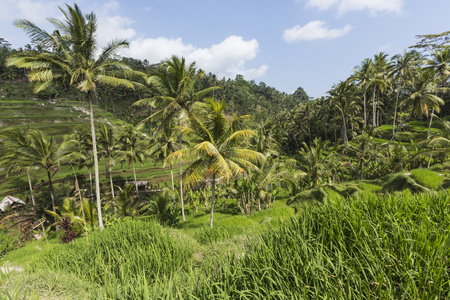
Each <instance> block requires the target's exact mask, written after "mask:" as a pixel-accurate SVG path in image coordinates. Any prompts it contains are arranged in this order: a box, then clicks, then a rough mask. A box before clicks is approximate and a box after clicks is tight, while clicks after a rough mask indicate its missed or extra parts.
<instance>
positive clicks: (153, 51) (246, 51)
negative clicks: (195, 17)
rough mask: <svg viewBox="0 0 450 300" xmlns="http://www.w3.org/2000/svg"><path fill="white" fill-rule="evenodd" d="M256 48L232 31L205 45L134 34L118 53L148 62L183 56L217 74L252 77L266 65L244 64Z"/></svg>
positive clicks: (256, 75)
mask: <svg viewBox="0 0 450 300" xmlns="http://www.w3.org/2000/svg"><path fill="white" fill-rule="evenodd" d="M258 51H259V44H258V42H257V41H256V40H255V39H253V40H249V41H245V40H244V39H243V38H242V37H240V36H234V35H232V36H229V37H227V38H226V39H225V40H223V41H222V42H220V43H219V44H214V45H212V46H211V47H209V48H197V47H195V46H194V45H192V44H186V43H184V42H183V40H182V39H181V38H177V39H170V38H165V37H159V38H156V39H151V38H146V39H143V38H138V39H136V40H134V41H131V43H130V48H129V49H126V50H123V51H122V54H123V55H125V56H131V57H134V58H139V59H148V60H149V61H150V62H159V61H162V60H164V59H167V58H169V57H170V56H172V55H178V56H184V57H185V58H186V60H187V61H190V62H192V61H195V62H196V66H197V67H199V68H201V69H203V70H205V71H206V72H212V73H215V74H216V75H218V76H219V77H222V76H225V77H230V78H232V77H234V76H236V74H242V75H244V77H245V78H246V79H254V78H257V77H260V76H263V75H264V74H265V73H266V71H267V69H268V66H266V65H262V66H260V67H259V68H256V69H248V68H246V67H245V63H246V62H247V61H249V60H252V59H254V58H255V57H256V55H257V53H258Z"/></svg>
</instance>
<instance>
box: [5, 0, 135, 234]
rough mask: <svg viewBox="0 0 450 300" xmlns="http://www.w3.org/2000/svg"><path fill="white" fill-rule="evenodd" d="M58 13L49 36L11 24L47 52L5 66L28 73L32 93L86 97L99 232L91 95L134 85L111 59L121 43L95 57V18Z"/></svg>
mask: <svg viewBox="0 0 450 300" xmlns="http://www.w3.org/2000/svg"><path fill="white" fill-rule="evenodd" d="M59 9H60V11H61V13H62V14H63V19H62V20H57V19H49V21H50V23H52V25H54V26H55V29H56V30H55V31H53V32H52V33H48V32H47V31H45V30H43V29H41V28H39V27H38V26H37V25H35V24H34V23H33V22H31V21H28V20H17V21H15V24H16V26H17V27H19V28H22V29H23V30H24V31H25V32H26V33H27V34H28V35H29V36H30V37H31V38H32V39H33V40H34V41H36V42H39V43H40V44H41V45H42V46H43V47H45V48H46V50H47V51H44V52H41V53H31V52H25V53H23V54H18V55H14V56H12V57H10V58H9V59H8V65H9V66H11V65H14V66H17V67H20V68H26V69H30V72H29V74H28V78H29V80H31V81H35V82H36V83H37V84H36V88H35V92H39V91H42V90H45V89H47V88H49V87H51V86H53V85H57V84H61V83H69V84H71V85H74V86H76V87H77V89H79V90H80V91H82V92H84V93H86V98H87V101H88V103H89V112H90V123H91V134H92V151H93V157H94V173H95V187H96V198H97V209H98V217H99V227H100V229H103V220H102V215H101V199H100V183H99V172H98V158H97V144H96V137H95V125H94V111H93V106H92V93H94V92H95V91H96V89H97V87H98V86H101V85H105V86H113V87H127V88H134V87H135V86H136V85H138V84H137V83H134V82H132V81H130V80H129V79H127V78H131V75H132V74H135V72H134V71H132V70H131V68H129V67H128V66H126V65H125V64H123V63H121V62H118V61H117V60H113V59H112V58H113V57H114V55H115V54H116V53H117V51H118V50H120V49H123V48H124V47H127V46H128V43H127V42H126V41H125V40H115V41H112V42H110V43H109V44H108V45H107V46H106V47H105V48H103V49H102V50H101V51H100V53H98V52H99V51H98V47H97V40H96V31H97V19H96V16H95V14H94V13H92V12H91V13H89V14H87V15H83V13H82V12H81V11H80V9H79V8H78V6H77V5H76V4H74V6H73V7H72V6H69V5H67V4H66V10H64V9H63V8H61V7H60V8H59Z"/></svg>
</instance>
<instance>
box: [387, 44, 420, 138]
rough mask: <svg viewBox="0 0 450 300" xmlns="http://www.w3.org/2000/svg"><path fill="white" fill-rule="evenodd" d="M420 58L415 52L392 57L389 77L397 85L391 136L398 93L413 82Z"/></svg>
mask: <svg viewBox="0 0 450 300" xmlns="http://www.w3.org/2000/svg"><path fill="white" fill-rule="evenodd" d="M421 60H422V58H421V56H420V54H419V53H418V52H416V51H408V52H406V51H404V52H403V54H398V55H395V56H393V57H392V59H391V61H392V63H393V65H392V66H393V69H392V72H391V74H390V76H391V77H392V79H393V82H394V83H396V85H397V93H396V98H395V110H394V122H393V125H392V135H395V125H396V121H397V110H398V100H399V96H400V93H401V92H402V91H403V89H404V88H405V87H406V84H407V83H408V82H412V81H413V80H414V73H415V72H416V71H417V68H418V65H419V63H420V62H421Z"/></svg>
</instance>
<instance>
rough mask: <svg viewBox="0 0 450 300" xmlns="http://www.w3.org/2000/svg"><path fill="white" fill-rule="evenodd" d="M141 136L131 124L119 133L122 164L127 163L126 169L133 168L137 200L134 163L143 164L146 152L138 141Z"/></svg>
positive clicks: (137, 192)
mask: <svg viewBox="0 0 450 300" xmlns="http://www.w3.org/2000/svg"><path fill="white" fill-rule="evenodd" d="M143 136H144V135H143V134H142V135H141V134H139V133H138V131H136V129H135V128H134V127H133V125H131V124H127V125H125V127H124V128H123V129H122V132H121V133H120V138H119V139H120V150H119V152H118V153H119V155H120V156H121V161H122V162H127V163H128V167H130V166H132V167H133V175H134V183H135V184H134V185H135V188H136V196H137V198H138V199H139V190H138V184H137V177H136V163H139V164H141V165H143V164H144V159H145V157H146V151H145V150H144V149H143V147H142V144H141V143H140V141H141V140H142V138H143Z"/></svg>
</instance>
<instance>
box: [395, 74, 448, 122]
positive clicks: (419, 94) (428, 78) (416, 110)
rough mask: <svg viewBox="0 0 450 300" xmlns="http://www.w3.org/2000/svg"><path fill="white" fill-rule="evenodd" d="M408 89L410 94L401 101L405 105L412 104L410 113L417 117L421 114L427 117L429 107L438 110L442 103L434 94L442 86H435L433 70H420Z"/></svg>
mask: <svg viewBox="0 0 450 300" xmlns="http://www.w3.org/2000/svg"><path fill="white" fill-rule="evenodd" d="M410 89H411V91H410V95H409V96H408V97H407V98H405V99H404V100H403V103H404V104H405V105H407V106H412V112H411V114H415V115H416V116H418V117H420V116H422V115H425V116H427V117H428V116H429V113H430V108H432V109H434V110H435V111H437V112H439V111H440V105H443V104H444V101H443V100H442V99H441V98H439V97H438V96H436V95H435V94H436V93H437V92H438V91H441V90H443V88H440V87H437V86H436V83H435V81H434V71H433V70H430V69H424V70H422V72H420V73H419V74H418V76H417V77H416V79H415V80H414V83H413V84H412V85H411V87H410Z"/></svg>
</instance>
